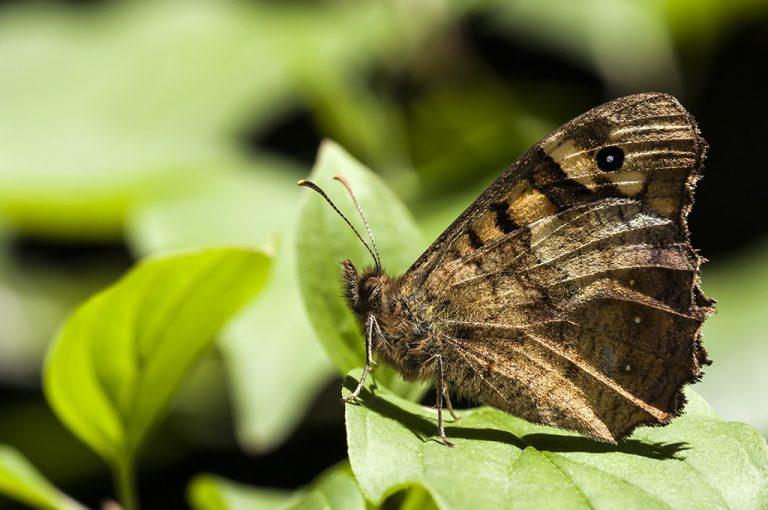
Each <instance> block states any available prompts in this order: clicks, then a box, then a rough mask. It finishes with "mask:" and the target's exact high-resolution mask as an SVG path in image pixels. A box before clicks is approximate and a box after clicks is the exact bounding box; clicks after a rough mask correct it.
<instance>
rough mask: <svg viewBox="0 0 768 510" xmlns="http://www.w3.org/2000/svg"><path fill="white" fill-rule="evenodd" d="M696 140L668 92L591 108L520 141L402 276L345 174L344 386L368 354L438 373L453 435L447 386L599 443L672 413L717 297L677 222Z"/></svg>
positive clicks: (701, 354) (700, 362)
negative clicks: (355, 334)
mask: <svg viewBox="0 0 768 510" xmlns="http://www.w3.org/2000/svg"><path fill="white" fill-rule="evenodd" d="M706 147H707V145H706V142H705V141H704V140H703V138H702V137H701V135H700V132H699V129H698V127H697V125H696V122H695V121H694V119H693V117H692V116H691V115H690V114H689V113H688V112H687V111H686V110H685V109H684V108H683V107H682V106H681V105H680V103H679V102H678V101H677V99H675V98H674V97H673V96H670V95H667V94H661V93H644V94H636V95H631V96H627V97H623V98H619V99H616V100H613V101H610V102H608V103H605V104H603V105H600V106H598V107H596V108H594V109H592V110H590V111H588V112H586V113H584V114H582V115H580V116H579V117H576V118H575V119H573V120H571V121H570V122H568V123H566V124H564V125H563V126H561V127H560V128H558V129H556V130H555V131H554V132H553V133H552V134H550V135H549V136H547V137H545V138H544V139H542V140H541V141H539V142H538V143H536V144H535V145H534V146H533V147H531V148H530V149H529V150H528V151H527V152H526V153H525V154H523V155H522V156H521V157H520V158H519V159H518V160H517V161H516V162H515V163H514V164H512V166H510V167H509V168H508V169H507V170H506V171H505V172H504V173H502V174H501V175H500V176H499V177H498V178H497V179H496V181H495V182H493V183H492V184H491V185H490V186H489V187H488V188H487V189H486V190H485V191H484V192H483V193H482V194H481V195H480V196H479V197H478V198H477V199H476V200H475V201H474V202H473V203H472V204H471V205H470V206H469V207H468V208H467V209H466V210H465V211H464V212H463V213H462V214H461V215H460V216H459V217H458V218H457V219H456V220H455V221H454V222H453V223H452V224H451V225H450V226H449V227H448V228H447V229H446V230H445V231H444V232H443V233H442V234H441V235H440V236H439V237H438V239H437V240H436V241H435V242H434V243H433V244H432V245H431V246H430V247H429V248H428V249H427V251H426V252H424V254H422V255H421V257H419V259H418V260H416V262H414V263H413V265H412V266H411V267H410V268H409V269H408V271H406V273H405V274H403V275H401V276H392V275H388V274H386V273H385V272H384V271H383V270H382V266H381V260H380V256H379V252H378V249H377V248H376V243H375V240H374V238H373V234H372V233H371V229H370V228H369V227H368V223H367V221H365V216H364V215H363V213H362V210H361V208H360V206H359V204H358V203H357V200H356V199H355V197H354V194H353V193H352V191H351V189H349V185H348V184H346V182H345V181H344V180H343V178H339V179H340V180H341V181H342V182H343V183H344V184H345V185H346V186H347V188H348V190H349V191H350V194H351V196H352V199H353V200H354V202H355V205H356V206H357V209H358V211H359V212H360V214H361V216H362V218H363V221H364V223H365V226H366V229H367V230H368V234H369V237H370V239H371V244H372V246H373V248H371V247H370V246H369V245H368V244H367V243H366V242H365V241H364V240H363V238H362V236H360V234H359V233H358V232H357V231H356V230H355V229H354V227H352V224H351V223H350V222H349V220H347V219H346V218H344V220H345V221H346V222H347V224H348V225H349V226H350V227H352V230H354V231H355V233H356V234H357V236H358V238H359V239H360V240H361V241H362V242H363V244H365V245H366V248H368V251H369V252H370V253H371V255H372V257H373V259H374V261H375V264H374V266H373V267H371V268H367V269H364V270H362V271H358V270H357V269H356V268H355V266H354V265H353V264H352V262H350V261H349V260H345V261H343V262H342V266H343V282H344V287H345V289H346V298H347V301H348V304H349V306H350V308H351V309H352V310H353V311H354V313H355V315H356V316H357V318H358V319H359V322H360V326H361V329H362V331H363V333H364V335H365V339H366V360H367V363H366V366H365V369H364V371H363V373H362V377H361V378H360V381H359V384H358V386H357V387H356V389H355V390H354V391H353V392H352V393H351V395H349V396H348V397H347V398H346V400H352V399H354V398H356V397H358V396H359V394H360V391H361V389H362V388H363V383H364V382H365V379H366V376H367V374H368V372H369V370H370V369H371V366H372V365H373V364H374V359H373V353H374V352H376V353H377V354H378V357H379V359H381V360H384V361H385V362H387V363H389V364H390V365H392V366H393V367H395V368H396V369H397V370H398V371H399V373H400V374H401V375H402V376H403V378H405V379H406V380H422V381H434V383H435V388H436V394H437V399H436V402H437V403H436V407H437V416H438V434H439V437H440V440H441V441H442V442H443V443H444V444H445V445H447V446H453V444H452V443H451V442H450V441H449V440H448V438H447V436H446V434H445V429H444V425H443V408H444V407H446V406H447V407H448V409H449V410H450V411H451V413H452V414H453V409H452V406H451V404H450V399H449V398H448V396H449V394H450V393H459V394H462V395H464V396H466V397H468V398H470V399H472V400H475V401H478V402H480V403H482V404H486V405H490V406H493V407H495V408H498V409H501V410H503V411H506V412H508V413H511V414H513V415H515V416H518V417H521V418H524V419H525V420H528V421H530V422H534V423H539V424H544V425H549V426H554V427H559V428H563V429H568V430H573V431H577V432H579V433H581V434H584V435H586V436H589V437H591V438H593V439H595V440H598V441H603V442H607V443H617V442H618V441H620V440H621V439H623V438H625V437H626V436H628V435H629V434H631V432H632V431H633V430H634V429H635V428H636V427H638V426H640V425H665V424H667V423H669V421H670V420H671V419H672V418H673V417H675V416H678V415H679V414H680V413H681V412H682V410H683V407H684V405H685V398H684V396H683V393H682V389H683V387H684V385H686V384H688V383H693V382H696V381H697V380H699V378H700V377H701V375H702V367H703V366H705V365H707V364H709V363H710V361H709V360H708V358H707V354H706V351H705V350H704V348H703V347H702V345H701V340H700V330H701V326H702V323H703V322H704V320H705V319H706V318H707V317H708V316H709V315H711V314H712V313H713V311H714V309H713V304H714V301H713V300H711V299H709V298H707V297H705V296H704V294H703V293H702V291H701V289H700V287H699V266H700V265H701V263H702V262H703V260H702V258H701V257H700V256H699V255H698V253H697V252H696V250H695V249H694V248H692V247H691V244H690V241H689V232H688V227H687V216H688V212H689V211H690V209H691V206H692V204H693V193H694V188H695V185H696V182H697V181H698V180H699V178H700V176H701V173H702V168H703V161H704V157H705V152H706ZM299 184H300V185H304V186H309V187H311V188H313V189H314V190H315V191H318V192H319V193H321V194H322V195H323V196H324V197H325V198H326V200H327V201H328V202H329V203H330V204H331V206H333V208H334V209H335V210H336V212H338V213H339V214H340V215H341V213H340V212H339V211H338V209H337V208H336V206H335V205H334V204H333V203H332V202H331V201H330V199H329V198H328V197H327V196H326V195H325V194H324V193H323V192H322V190H320V189H319V188H318V187H317V186H316V185H315V184H313V183H311V182H309V181H306V180H302V181H299ZM341 216H342V217H343V215H341Z"/></svg>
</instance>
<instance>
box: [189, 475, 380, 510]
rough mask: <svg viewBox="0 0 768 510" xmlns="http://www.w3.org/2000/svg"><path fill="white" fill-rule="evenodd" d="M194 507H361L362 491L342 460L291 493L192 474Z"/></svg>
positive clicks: (273, 509) (200, 509)
mask: <svg viewBox="0 0 768 510" xmlns="http://www.w3.org/2000/svg"><path fill="white" fill-rule="evenodd" d="M189 500H190V504H191V506H192V508H194V509H195V510H248V509H254V510H257V509H258V510H323V509H333V510H363V509H365V508H366V506H365V500H364V499H363V495H362V494H361V493H360V489H359V488H358V486H357V482H356V481H355V479H354V477H353V476H352V472H351V471H350V469H349V466H348V465H346V464H344V465H340V466H337V467H334V468H331V469H329V470H328V471H326V472H325V473H324V474H322V475H320V476H319V477H318V479H317V480H315V481H314V482H313V483H312V485H310V486H309V487H308V488H306V489H301V490H299V491H296V492H294V493H290V492H280V491H275V490H274V489H260V488H256V487H249V486H245V485H242V484H239V483H235V482H231V481H229V480H225V479H223V478H219V477H216V476H212V475H202V476H198V477H197V478H195V480H193V481H192V484H191V485H190V488H189Z"/></svg>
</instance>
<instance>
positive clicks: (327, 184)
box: [297, 141, 425, 393]
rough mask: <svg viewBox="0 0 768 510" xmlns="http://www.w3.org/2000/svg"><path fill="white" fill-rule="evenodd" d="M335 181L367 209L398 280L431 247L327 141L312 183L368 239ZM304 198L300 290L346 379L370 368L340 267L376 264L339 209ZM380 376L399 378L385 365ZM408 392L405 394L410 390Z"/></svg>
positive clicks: (392, 199)
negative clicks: (362, 368)
mask: <svg viewBox="0 0 768 510" xmlns="http://www.w3.org/2000/svg"><path fill="white" fill-rule="evenodd" d="M335 175H341V176H343V177H344V178H345V179H347V181H349V183H350V185H351V187H352V190H353V191H354V193H355V195H356V196H357V199H358V200H359V202H360V205H361V206H362V208H363V210H364V211H365V214H366V215H367V217H368V221H369V224H370V227H371V230H372V231H373V233H374V236H375V237H376V242H377V244H378V247H379V249H380V251H381V259H382V263H383V266H384V269H385V271H387V272H389V273H390V274H392V275H397V274H400V273H402V272H403V271H405V270H406V269H407V268H408V267H409V266H410V264H412V263H413V262H415V261H416V259H417V258H418V256H419V255H420V254H421V251H422V250H423V249H424V248H425V243H424V241H423V239H422V237H421V234H420V233H419V230H418V227H417V226H416V224H415V222H414V220H413V218H412V217H411V215H410V213H409V212H408V210H407V209H406V208H405V206H404V205H403V204H402V203H401V202H400V201H399V200H398V198H397V197H396V196H395V195H394V194H393V193H392V192H391V191H390V190H389V189H388V188H387V187H386V186H385V185H384V183H383V182H382V181H381V180H380V179H379V178H378V177H377V176H376V175H374V174H373V173H372V172H371V171H370V170H368V169H366V168H365V167H363V166H362V165H361V164H360V163H358V162H357V161H355V160H354V159H352V158H351V157H350V156H349V155H348V154H347V153H346V152H344V150H343V149H342V148H341V147H339V146H338V145H336V144H335V143H333V142H330V141H326V142H324V143H323V146H322V147H321V149H320V153H319V155H318V159H317V163H316V164H315V167H314V169H313V170H312V173H311V174H310V176H309V178H310V180H312V181H313V182H315V183H316V184H317V185H318V186H320V187H322V188H323V189H324V190H325V191H326V193H327V194H328V195H329V196H330V197H331V198H332V199H333V201H334V202H335V203H336V205H337V206H338V207H339V208H340V209H341V210H342V211H343V212H344V214H345V215H346V216H347V218H349V219H350V221H352V222H353V223H355V224H357V225H358V227H357V229H358V231H359V232H361V234H362V235H366V234H365V228H364V227H363V226H362V225H361V221H360V220H359V217H358V213H357V211H356V210H355V208H354V206H353V205H352V201H351V199H350V197H349V195H348V194H347V192H346V191H345V189H344V188H343V187H342V186H341V185H340V184H339V183H338V182H335V181H334V180H333V177H334V176H335ZM305 193H306V196H305V197H304V201H303V205H302V208H301V215H300V218H299V225H298V234H297V250H298V271H299V284H300V287H301V292H302V296H303V297H304V303H305V305H306V308H307V313H308V314H309V318H310V320H311V322H312V325H313V326H314V328H315V332H316V333H317V335H318V337H319V338H320V340H321V341H322V342H323V345H324V346H325V349H326V352H327V353H328V356H329V357H330V358H331V360H333V362H334V363H335V364H336V366H337V368H338V369H339V371H340V372H342V373H345V372H346V371H348V370H351V369H352V368H354V367H360V366H363V365H365V340H364V339H363V337H362V335H361V332H360V326H359V324H358V322H357V319H356V318H355V317H354V315H353V314H352V312H351V310H350V309H349V307H348V306H347V304H346V302H345V300H344V297H343V296H344V290H343V289H342V285H341V268H340V266H339V263H340V262H341V261H342V260H344V259H350V260H352V262H353V263H354V264H355V267H357V269H358V271H360V270H362V269H363V268H366V267H370V266H372V265H373V261H372V259H371V256H370V255H369V254H368V252H367V251H366V249H365V247H364V246H363V245H362V243H361V242H360V241H359V240H358V239H356V237H355V235H354V234H353V233H352V231H351V230H350V229H349V227H348V226H347V225H346V224H345V223H344V221H343V220H342V219H341V218H339V216H337V215H336V213H335V212H334V211H333V209H331V207H329V206H328V204H326V203H325V201H324V200H323V199H322V198H321V197H320V196H318V195H317V194H315V193H312V192H311V191H309V190H306V191H305ZM377 370H378V371H379V374H378V377H379V378H380V380H387V381H395V380H397V377H395V376H394V375H393V373H392V371H391V370H390V369H387V368H386V367H383V366H382V367H381V368H379V369H377ZM395 384H399V383H395ZM405 388H407V386H406V387H404V389H403V391H409V390H406V389H405ZM416 393H418V392H416Z"/></svg>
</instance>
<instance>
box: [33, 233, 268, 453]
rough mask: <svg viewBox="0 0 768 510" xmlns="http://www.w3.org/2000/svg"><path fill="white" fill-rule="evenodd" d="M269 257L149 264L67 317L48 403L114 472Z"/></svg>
mask: <svg viewBox="0 0 768 510" xmlns="http://www.w3.org/2000/svg"><path fill="white" fill-rule="evenodd" d="M268 269H269V257H267V256H266V255H264V254H262V253H260V252H256V251H253V250H246V249H241V248H215V249H214V248H212V249H206V250H200V251H194V252H185V253H178V254H174V255H169V256H165V257H157V258H150V259H148V260H146V261H144V262H142V263H140V264H139V265H138V266H136V267H135V268H134V269H133V270H132V271H130V272H129V273H128V274H127V275H126V276H125V277H123V278H122V279H121V280H120V281H119V282H117V283H116V284H115V285H113V286H112V287H110V288H108V289H106V290H104V291H102V292H101V293H99V294H97V295H96V296H94V297H93V298H91V299H89V300H88V301H87V302H86V303H84V304H83V305H82V306H80V308H78V309H77V310H76V311H75V312H74V314H73V315H72V316H71V317H70V318H69V320H68V321H67V322H66V324H65V325H64V327H63V328H62V330H61V332H60V333H59V336H58V338H57V339H56V341H55V342H54V343H53V345H52V346H51V349H50V352H49V357H48V360H47V364H46V367H45V380H44V383H45V392H46V397H47V398H48V401H49V403H50V405H51V406H52V407H53V409H54V411H56V413H57V414H58V416H59V418H60V419H61V420H62V421H63V422H64V423H65V424H66V425H67V426H68V427H69V428H70V430H72V432H74V433H75V434H76V435H77V436H78V437H79V438H80V439H82V440H83V441H84V442H85V443H86V444H88V445H89V446H90V447H91V448H92V449H94V450H95V451H96V452H98V453H99V454H100V455H101V456H102V457H104V458H105V459H106V460H108V461H109V462H111V463H112V464H113V465H115V464H120V463H123V462H125V461H126V459H130V458H132V457H133V456H134V455H135V454H136V451H137V449H138V447H139V446H140V445H141V443H142V442H143V441H144V440H145V439H146V437H147V434H148V433H149V432H150V429H151V428H152V426H153V425H155V424H156V422H157V420H158V419H159V418H160V417H161V416H162V413H163V411H164V410H165V408H166V406H167V404H168V402H169V400H170V398H171V397H172V396H173V393H174V390H175V389H176V387H177V386H178V384H179V382H180V381H181V380H182V378H183V377H184V375H185V374H186V373H187V371H188V369H189V368H190V365H191V364H192V363H193V362H194V361H195V360H196V359H197V358H198V356H199V355H200V354H201V353H202V352H203V351H204V350H205V349H206V348H207V347H208V346H209V345H210V344H211V342H212V341H213V338H214V335H215V333H216V332H217V331H218V330H219V328H221V326H222V325H223V324H224V323H225V322H226V321H227V320H228V319H229V318H230V317H231V316H232V315H233V314H234V313H235V312H237V311H238V310H239V309H240V308H241V307H242V306H243V305H244V304H245V303H246V302H247V301H248V300H249V299H250V298H251V297H253V296H254V294H256V293H257V292H258V291H259V290H260V289H261V288H262V287H263V285H264V283H265V281H266V278H267V271H268Z"/></svg>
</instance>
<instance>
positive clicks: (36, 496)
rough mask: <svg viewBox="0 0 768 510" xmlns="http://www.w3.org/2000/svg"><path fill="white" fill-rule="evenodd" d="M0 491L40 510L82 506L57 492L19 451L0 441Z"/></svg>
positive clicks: (81, 508) (80, 508) (64, 509)
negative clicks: (1, 443) (0, 443)
mask: <svg viewBox="0 0 768 510" xmlns="http://www.w3.org/2000/svg"><path fill="white" fill-rule="evenodd" d="M0 494H3V495H5V496H8V497H11V498H13V499H16V500H19V501H21V502H23V503H25V504H27V505H29V506H31V507H34V508H41V509H44V510H83V509H84V508H85V507H83V506H82V505H80V504H79V503H78V502H76V501H74V500H73V499H71V498H70V497H69V496H67V495H65V494H62V493H61V492H59V490H58V489H56V487H54V486H53V485H51V483H50V482H49V481H48V480H46V479H45V477H44V476H43V475H41V474H40V473H39V472H38V471H37V470H36V469H35V467H34V466H32V464H30V463H29V462H28V461H27V459H25V458H24V457H23V456H22V455H21V454H20V453H19V452H17V451H16V450H14V449H13V448H10V447H8V446H3V445H0Z"/></svg>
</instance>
